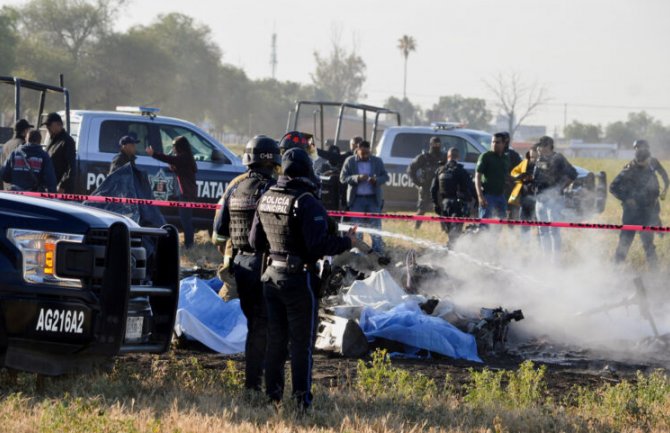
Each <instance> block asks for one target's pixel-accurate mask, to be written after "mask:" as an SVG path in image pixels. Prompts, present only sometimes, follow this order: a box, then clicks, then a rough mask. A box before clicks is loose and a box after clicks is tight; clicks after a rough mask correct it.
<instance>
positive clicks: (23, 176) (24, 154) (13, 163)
mask: <svg viewBox="0 0 670 433" xmlns="http://www.w3.org/2000/svg"><path fill="white" fill-rule="evenodd" d="M2 180H3V181H4V182H6V183H8V184H11V190H12V191H33V192H37V191H40V192H43V191H47V192H56V175H55V173H54V167H53V164H52V163H51V159H50V158H49V154H47V153H46V152H45V151H44V150H43V149H42V134H40V131H37V130H35V131H31V132H30V134H29V135H28V143H26V144H24V145H22V146H20V147H19V148H18V149H15V150H14V152H12V153H11V154H10V155H9V158H7V162H5V167H4V169H3V171H2Z"/></svg>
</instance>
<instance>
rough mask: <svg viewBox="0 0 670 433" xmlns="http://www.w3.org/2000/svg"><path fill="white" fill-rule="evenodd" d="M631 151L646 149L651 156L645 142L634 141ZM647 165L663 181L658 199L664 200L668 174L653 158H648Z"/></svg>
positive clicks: (669, 181) (668, 181)
mask: <svg viewBox="0 0 670 433" xmlns="http://www.w3.org/2000/svg"><path fill="white" fill-rule="evenodd" d="M633 149H635V150H636V151H637V150H638V149H646V150H648V151H649V152H650V153H649V154H650V155H651V151H650V149H649V143H648V142H647V140H635V142H634V143H633ZM649 165H650V166H651V169H652V170H653V171H654V172H655V173H657V174H658V175H660V176H661V179H663V190H662V191H661V195H660V198H661V200H665V195H666V194H667V192H668V187H669V186H670V178H669V177H668V172H667V171H665V168H663V166H662V165H661V162H660V161H659V160H658V159H656V158H655V157H653V156H651V157H650V158H649Z"/></svg>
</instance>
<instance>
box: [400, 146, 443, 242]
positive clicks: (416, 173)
mask: <svg viewBox="0 0 670 433" xmlns="http://www.w3.org/2000/svg"><path fill="white" fill-rule="evenodd" d="M443 162H444V153H443V152H442V142H441V141H440V137H432V138H431V139H430V143H429V147H428V152H425V151H424V152H422V153H421V154H420V155H419V156H417V157H416V158H414V160H413V161H412V162H411V163H410V164H409V166H408V167H407V174H409V178H410V179H411V180H412V182H414V185H415V186H416V187H417V189H418V192H419V199H418V202H417V212H416V214H417V215H423V214H425V213H426V212H427V211H428V210H429V209H430V204H431V197H430V186H431V184H432V183H433V178H434V177H435V170H437V167H438V166H439V165H440V164H441V163H443ZM419 227H421V221H417V222H416V224H415V229H417V230H418V229H419Z"/></svg>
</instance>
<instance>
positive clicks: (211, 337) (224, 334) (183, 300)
mask: <svg viewBox="0 0 670 433" xmlns="http://www.w3.org/2000/svg"><path fill="white" fill-rule="evenodd" d="M174 330H175V333H176V334H177V335H178V336H181V335H185V336H187V337H188V338H190V339H193V340H197V341H199V342H201V343H202V344H204V345H205V346H207V347H209V348H210V349H212V350H214V351H215V352H219V353H223V354H226V355H231V354H234V353H241V352H244V343H245V341H246V339H247V319H246V318H245V317H244V314H242V309H241V308H240V301H239V299H233V300H231V301H229V302H225V301H224V300H223V299H221V298H220V297H219V295H217V294H216V292H215V291H214V290H212V288H211V287H210V286H209V285H207V283H206V282H205V281H203V280H201V279H198V278H196V277H189V278H185V279H183V280H182V281H181V285H180V288H179V306H178V307H177V318H176V321H175V325H174Z"/></svg>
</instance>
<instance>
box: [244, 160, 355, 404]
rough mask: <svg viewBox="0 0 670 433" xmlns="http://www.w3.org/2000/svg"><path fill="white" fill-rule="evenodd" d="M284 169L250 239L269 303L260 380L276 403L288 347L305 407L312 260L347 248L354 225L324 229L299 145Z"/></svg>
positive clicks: (312, 327) (314, 281)
mask: <svg viewBox="0 0 670 433" xmlns="http://www.w3.org/2000/svg"><path fill="white" fill-rule="evenodd" d="M282 169H283V175H282V176H280V177H279V180H278V182H277V185H275V186H273V187H272V188H270V190H269V191H268V192H266V193H265V194H263V196H262V197H261V200H260V202H259V204H258V209H257V211H256V216H255V217H254V223H253V227H252V229H251V233H250V235H249V242H250V244H251V245H252V246H253V248H254V249H255V250H256V251H259V252H261V251H262V252H267V253H268V254H269V262H268V267H267V269H266V271H265V273H264V274H263V277H262V281H263V294H264V296H265V300H266V305H267V309H268V346H267V356H266V361H267V362H266V366H265V386H266V392H267V395H268V396H269V397H270V400H271V401H272V402H274V403H276V404H278V403H279V402H280V401H281V399H282V396H283V393H284V364H285V362H286V358H287V355H288V351H289V344H290V351H291V378H292V381H293V397H294V398H295V399H296V400H297V402H298V404H299V405H300V406H301V407H302V408H304V409H307V408H308V407H309V406H310V404H311V402H312V392H311V386H312V350H313V347H314V341H315V335H316V325H317V312H318V309H319V306H318V303H317V300H316V293H315V291H314V289H315V288H316V287H318V286H319V282H318V277H317V275H316V273H315V264H316V262H317V260H319V259H320V258H321V257H323V256H326V255H337V254H340V253H343V252H345V251H347V250H349V249H350V248H351V245H352V240H353V237H354V232H355V229H352V230H350V231H349V232H348V233H347V235H346V236H344V237H343V236H338V235H336V234H331V233H329V230H328V222H327V221H328V216H327V214H326V209H325V208H324V207H323V205H322V204H321V203H320V202H319V200H318V199H317V198H316V197H315V190H316V186H315V185H314V183H313V182H312V181H310V179H311V178H312V177H313V176H314V175H313V173H312V172H313V169H312V162H311V160H310V159H309V156H308V155H307V153H306V152H305V151H304V150H302V149H291V150H288V151H287V152H286V153H284V156H283V159H282Z"/></svg>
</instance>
